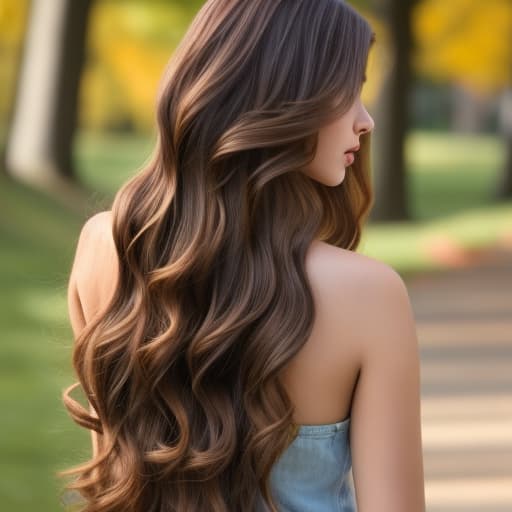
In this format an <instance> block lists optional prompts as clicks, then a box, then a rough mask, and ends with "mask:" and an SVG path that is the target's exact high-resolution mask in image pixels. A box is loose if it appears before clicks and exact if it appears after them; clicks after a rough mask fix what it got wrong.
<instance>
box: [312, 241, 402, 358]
mask: <svg viewBox="0 0 512 512" xmlns="http://www.w3.org/2000/svg"><path fill="white" fill-rule="evenodd" d="M306 269H307V273H308V276H309V278H310V281H311V284H312V286H313V288H315V289H316V291H317V294H318V296H319V298H320V304H326V302H327V301H328V302H329V303H331V304H334V305H335V307H336V308H337V309H338V312H339V313H338V314H337V315H335V316H333V319H336V320H338V321H341V322H343V325H342V328H343V329H344V330H345V332H347V331H348V332H352V333H354V334H355V335H356V337H357V338H358V340H359V341H358V342H359V343H364V344H366V345H368V344H373V343H374V341H372V340H374V339H375V337H374V336H372V335H371V334H372V332H368V329H370V328H371V327H372V325H375V323H373V322H368V318H375V316H376V315H378V314H379V312H380V311H382V310H383V307H389V306H390V305H391V304H394V306H395V312H396V313H398V314H403V317H404V319H407V316H408V315H410V313H411V309H410V304H409V296H408V292H407V287H406V285H405V283H404V281H403V279H402V277H401V276H400V274H399V273H398V272H397V271H396V270H395V269H394V268H393V267H391V266H390V265H388V264H387V263H385V262H382V261H379V260H377V259H374V258H371V257H369V256H366V255H364V254H360V253H356V252H353V251H350V250H347V249H342V248H339V247H335V246H332V245H330V244H327V243H325V242H320V241H314V242H313V244H311V247H310V249H309V251H308V255H307V258H306ZM409 320H410V318H409ZM347 322H348V323H347ZM332 327H334V326H332ZM365 330H366V331H365ZM377 342H378V341H375V343H377ZM366 350H372V347H368V346H366Z"/></svg>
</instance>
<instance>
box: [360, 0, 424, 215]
mask: <svg viewBox="0 0 512 512" xmlns="http://www.w3.org/2000/svg"><path fill="white" fill-rule="evenodd" d="M414 3H415V0H403V1H402V0H388V1H387V2H385V5H383V6H382V9H381V10H382V13H383V15H384V17H385V18H387V19H388V21H389V29H390V39H391V48H390V54H391V59H390V60H391V66H390V69H389V70H388V75H387V77H386V79H385V80H384V84H383V87H382V89H381V91H380V94H379V98H378V100H377V108H376V113H375V117H376V119H375V130H374V136H373V138H372V140H373V142H374V143H373V144H372V146H373V149H372V157H371V160H372V167H373V169H374V172H373V184H374V190H375V201H374V205H373V208H372V210H371V212H370V220H372V221H394V220H407V219H408V218H409V217H410V213H409V210H408V200H407V181H406V178H407V174H406V163H405V151H404V149H405V147H404V146H405V136H406V133H407V129H408V117H409V103H408V102H409V94H410V87H411V80H412V77H411V64H410V52H411V45H412V41H413V38H412V33H411V30H412V27H411V11H412V6H413V4H414ZM380 4H382V2H381V3H380Z"/></svg>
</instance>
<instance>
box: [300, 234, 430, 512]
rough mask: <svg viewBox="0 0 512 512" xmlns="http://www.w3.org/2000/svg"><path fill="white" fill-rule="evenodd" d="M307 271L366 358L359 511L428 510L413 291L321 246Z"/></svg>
mask: <svg viewBox="0 0 512 512" xmlns="http://www.w3.org/2000/svg"><path fill="white" fill-rule="evenodd" d="M307 267H308V274H310V275H311V281H312V286H313V287H314V288H316V289H317V294H318V296H319V297H321V300H322V297H323V298H324V299H323V300H324V306H321V307H322V308H330V312H331V314H330V318H331V320H330V322H331V327H332V329H337V328H339V329H340V330H339V335H338V337H339V339H344V341H345V340H349V342H350V343H352V346H353V349H354V350H358V351H359V352H358V353H359V356H360V360H361V366H360V368H361V369H360V373H359V377H358V380H357V384H356V386H355V391H354V396H353V401H352V407H351V429H350V443H351V453H352V469H353V477H354V486H355V491H356V500H357V507H358V510H359V511H360V512H370V511H373V510H379V511H381V512H391V511H393V512H406V511H407V512H424V510H425V495H424V477H423V454H422V436H421V412H420V411H421V407H420V362H419V347H418V340H417V336H416V327H415V321H414V315H413V311H412V307H411V303H410V300H409V294H408V291H407V287H406V285H405V283H404V281H403V279H402V278H401V276H400V274H398V272H397V271H396V270H394V269H393V268H392V267H391V266H389V265H387V264H386V263H384V262H381V261H378V260H375V259H373V258H370V257H368V256H364V255H362V254H359V253H354V252H352V251H348V250H345V249H340V248H337V247H333V246H330V245H328V244H325V243H321V242H320V243H319V242H315V243H314V244H313V245H312V247H311V249H310V251H309V253H308V257H307ZM331 304H336V305H335V306H332V305H331ZM346 333H349V336H348V337H347V336H345V338H343V336H344V334H345V335H346ZM341 345H343V344H341ZM340 356H343V352H340Z"/></svg>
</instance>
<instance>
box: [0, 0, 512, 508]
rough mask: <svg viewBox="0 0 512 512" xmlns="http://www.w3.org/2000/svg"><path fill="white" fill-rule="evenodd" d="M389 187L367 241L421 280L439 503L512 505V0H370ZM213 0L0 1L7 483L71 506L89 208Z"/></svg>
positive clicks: (381, 175)
mask: <svg viewBox="0 0 512 512" xmlns="http://www.w3.org/2000/svg"><path fill="white" fill-rule="evenodd" d="M349 3H350V4H351V5H353V6H354V7H355V8H356V9H358V10H359V11H360V12H361V13H362V14H363V15H364V16H365V17H366V18H367V19H368V20H369V21H370V23H371V24H372V26H373V27H374V30H375V32H376V34H377V43H376V44H375V46H374V47H373V48H372V50H371V54H370V59H369V64H368V71H367V76H368V80H367V82H366V84H365V86H364V89H363V100H364V102H365V103H366V105H367V107H368V110H369V112H370V114H371V115H372V116H373V117H374V119H375V123H376V126H375V130H374V136H373V149H372V151H373V153H372V164H373V171H372V172H373V183H374V187H375V197H376V199H375V204H374V208H373V210H372V214H371V217H370V221H369V224H368V226H367V229H366V231H365V233H364V235H363V240H362V242H361V245H360V247H359V249H358V251H359V252H362V253H365V254H367V255H369V256H372V257H375V258H377V259H380V260H382V261H385V262H387V263H389V264H390V265H392V266H393V267H394V268H395V269H396V270H397V271H398V272H399V273H400V274H401V275H402V276H403V277H404V279H405V280H406V283H407V286H408V289H409V292H410V296H411V300H412V304H413V307H414V312H415V315H416V319H417V325H418V335H419V343H420V350H421V359H422V377H421V378H422V429H423V444H424V461H425V477H426V496H427V509H428V511H429V512H437V511H443V512H463V511H464V512H473V511H486V512H505V511H509V512H510V510H512V45H511V44H510V41H511V39H510V35H511V33H512V1H511V0H487V1H486V2H482V1H481V0H451V1H449V2H447V1H444V0H360V1H357V0H353V1H350V2H349ZM202 4H203V2H201V1H199V0H122V1H121V0H32V1H29V0H0V249H1V251H0V283H1V291H2V293H1V294H0V332H1V335H0V338H1V341H0V406H1V411H2V412H1V414H0V428H1V436H0V498H1V502H2V506H1V508H2V510H6V511H14V510H16V511H17V512H25V511H27V512H28V511H34V510H38V511H40V512H46V511H55V510H58V509H60V508H61V505H60V504H59V499H58V493H59V489H60V488H61V487H62V481H59V480H58V479H57V478H56V477H55V476H54V472H55V471H57V470H59V469H64V468H66V467H69V466H70V465H72V464H75V463H78V462H79V461H82V460H84V459H85V458H87V457H88V456H89V453H90V438H89V433H88V432H85V431H84V430H83V429H81V428H80V427H78V426H76V425H75V424H74V423H72V422H71V420H70V419H69V417H68V416H67V413H66V412H65V410H64V407H63V406H62V404H61V399H60V394H61V391H62V389H63V388H64V387H65V386H67V385H69V384H70V383H71V382H73V381H74V375H73V374H72V371H71V360H70V356H71V347H72V332H71V327H70V324H69V321H68V316H67V306H66V287H67V278H68V276H69V271H70V268H71V262H72V258H73V255H74V251H75V248H76V242H77V237H78V233H79V230H80V227H81V225H82V224H83V222H84V221H85V219H86V218H87V217H89V216H90V215H92V214H93V213H95V212H97V211H100V210H102V209H106V208H108V205H109V203H110V201H111V199H112V197H113V195H114V194H115V192H116V190H117V189H118V187H119V186H120V185H121V184H122V183H123V182H124V181H125V180H126V179H127V178H129V177H130V176H132V175H133V174H134V173H136V172H137V171H138V170H139V169H141V168H142V167H143V166H144V164H145V162H146V161H147V159H148V158H149V155H150V153H151V151H152V149H153V144H154V141H155V137H156V132H155V126H156V125H155V120H154V111H155V96H156V91H157V85H158V82H159V79H160V77H161V74H162V72H163V70H164V67H165V65H166V63H167V61H168V59H169V57H170V55H171V54H172V52H173V49H174V48H175V47H176V45H177V44H178V42H179V40H180V38H181V37H182V35H183V34H184V32H185V30H186V28H187V26H188V24H189V23H190V21H191V20H192V18H193V17H194V15H195V13H196V12H197V11H198V9H199V8H200V7H201V5H202Z"/></svg>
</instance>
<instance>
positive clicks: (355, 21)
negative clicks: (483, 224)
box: [61, 0, 425, 512]
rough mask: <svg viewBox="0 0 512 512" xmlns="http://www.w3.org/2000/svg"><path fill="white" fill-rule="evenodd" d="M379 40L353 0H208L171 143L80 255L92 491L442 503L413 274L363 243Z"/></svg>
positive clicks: (183, 67) (165, 116) (333, 502)
mask: <svg viewBox="0 0 512 512" xmlns="http://www.w3.org/2000/svg"><path fill="white" fill-rule="evenodd" d="M373 40H374V35H373V33H372V30H371V28H370V26H369V25H368V23H367V21H366V20H364V19H363V18H362V17H361V16H360V15H359V14H357V13H356V11H355V10H354V9H353V8H352V7H350V6H349V5H348V4H346V3H345V2H343V1H341V0H315V1H312V0H272V1H270V0H250V1H248V0H247V1H242V0H209V1H208V2H206V3H205V5H204V6H203V7H202V9H201V10H200V11H199V13H198V14H197V16H196V18H195V19H194V21H193V22H192V24H191V26H190V28H189V30H188V32H187V33H186V35H185V37H184V38H183V40H182V42H181V44H180V46H179V47H178V48H177V50H176V51H175V53H174V54H173V56H172V58H171V60H170V63H169V66H168V69H167V71H166V73H165V75H164V77H163V80H162V85H161V88H160V91H159V96H158V105H157V122H158V142H157V147H156V149H155V152H154V156H153V158H152V160H151V161H150V162H149V163H148V164H147V165H146V166H145V168H143V169H142V170H141V172H139V173H138V174H137V175H135V176H134V177H133V178H132V179H131V180H130V181H128V182H127V183H125V184H124V185H123V187H122V188H121V189H120V190H119V191H118V193H117V195H116V196H115V198H114V201H113V204H112V208H111V211H110V210H109V211H104V212H100V213H98V214H96V215H94V216H92V217H91V218H89V219H88V220H87V222H86V223H85V225H84V226H83V228H82V231H81V233H80V237H79V241H78V246H77V250H76V254H75V259H74V262H73V268H72V270H71V275H70V280H69V290H68V291H69V314H70V320H71V323H72V326H73V331H74V334H75V338H76V339H75V346H74V352H73V364H74V368H75V370H76V373H77V376H78V382H77V383H75V384H73V385H72V386H70V387H69V388H68V389H66V390H65V391H64V403H65V406H66V407H67V409H68V411H69V413H70V414H71V416H72V418H73V419H74V420H75V421H76V422H77V423H78V424H80V425H82V426H83V427H85V428H87V429H90V430H91V432H92V441H93V456H92V459H91V460H90V461H87V462H85V463H84V464H82V465H80V466H77V467H75V468H72V469H70V470H68V471H66V472H61V474H76V475H78V476H77V478H76V480H75V481H74V482H73V483H72V484H70V485H68V487H69V488H71V489H76V490H78V491H79V492H80V494H81V495H82V496H83V497H84V499H85V501H86V504H87V505H86V507H85V508H84V509H83V510H86V511H88V512H93V511H94V512H99V511H126V512H127V511H144V512H153V511H155V512H156V511H162V512H163V511H166V512H167V511H179V512H188V511H194V512H195V511H201V512H202V511H215V512H221V511H253V510H256V511H261V510H272V511H274V512H275V511H294V512H296V511H299V512H324V511H325V512H327V511H329V512H334V511H353V510H356V506H357V510H359V511H360V512H374V511H379V512H422V511H424V507H425V502H424V486H423V464H422V448H421V428H420V393H419V358H418V350H417V349H418V347H417V339H416V333H415V326H414V320H413V314H412V310H411V306H410V302H409V298H408V294H407V289H406V287H405V285H404V283H403V281H402V280H401V278H400V276H399V275H398V273H397V272H396V271H394V270H393V269H392V268H391V267H389V266H388V265H386V264H384V263H382V262H379V261H377V260H374V259H372V258H369V257H366V256H363V255H361V254H357V253H356V252H355V250H356V248H357V246H358V244H359V240H360V236H361V228H362V225H363V222H364V220H365V219H366V216H367V213H368V211H369V209H370V206H371V203H372V194H371V189H370V183H369V181H370V180H369V168H368V165H369V158H368V151H369V137H370V132H371V130H372V129H373V127H374V123H373V120H372V118H371V117H370V116H369V115H368V112H367V111H366V109H365V108H364V106H363V105H362V103H361V97H360V94H361V88H362V86H363V82H364V75H365V69H366V64H367V58H368V52H369V49H370V47H371V44H372V42H373ZM79 385H81V387H82V389H83V390H84V392H85V394H86V397H87V399H88V404H89V410H87V408H84V407H83V406H82V405H80V403H79V402H78V401H76V400H74V399H73V398H71V395H70V393H71V391H72V390H73V389H74V388H75V387H77V386H79ZM351 476H353V483H354V491H355V493H354V494H353V491H352V486H351V482H350V480H349V479H350V477H351Z"/></svg>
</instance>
